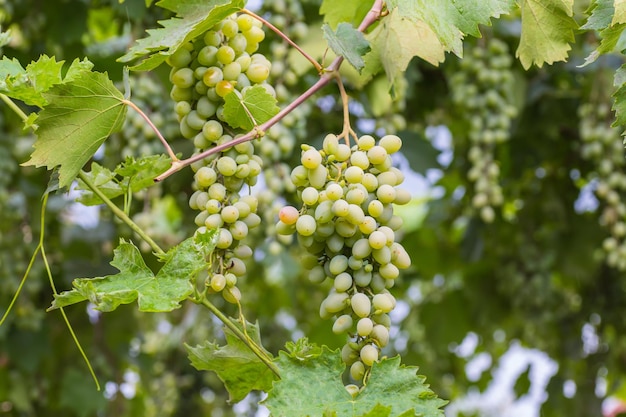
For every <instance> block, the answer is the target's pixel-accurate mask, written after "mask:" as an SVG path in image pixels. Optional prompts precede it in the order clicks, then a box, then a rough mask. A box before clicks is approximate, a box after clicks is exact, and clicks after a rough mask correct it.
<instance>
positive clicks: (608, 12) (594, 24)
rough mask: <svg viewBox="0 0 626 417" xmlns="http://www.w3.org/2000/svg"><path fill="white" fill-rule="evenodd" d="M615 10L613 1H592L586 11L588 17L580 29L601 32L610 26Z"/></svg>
mask: <svg viewBox="0 0 626 417" xmlns="http://www.w3.org/2000/svg"><path fill="white" fill-rule="evenodd" d="M614 13H615V8H614V7H613V0H593V1H592V2H591V4H590V5H589V8H588V9H587V11H586V14H588V15H589V18H588V19H587V22H586V23H585V24H584V25H582V26H581V27H580V28H581V29H594V30H602V29H606V28H607V27H608V26H610V25H611V22H612V20H613V14H614Z"/></svg>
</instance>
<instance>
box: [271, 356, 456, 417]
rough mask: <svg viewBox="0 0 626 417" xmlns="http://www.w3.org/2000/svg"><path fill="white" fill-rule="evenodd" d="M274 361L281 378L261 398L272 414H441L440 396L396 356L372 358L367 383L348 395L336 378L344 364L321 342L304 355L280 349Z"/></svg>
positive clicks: (294, 416)
mask: <svg viewBox="0 0 626 417" xmlns="http://www.w3.org/2000/svg"><path fill="white" fill-rule="evenodd" d="M276 363H277V365H278V367H279V369H280V371H281V379H280V380H278V381H275V382H274V385H273V388H272V390H271V391H270V392H269V393H268V397H267V400H266V401H265V405H267V407H268V408H269V409H270V411H271V413H272V415H273V416H276V417H279V416H289V417H308V416H325V415H336V416H342V417H343V416H346V417H348V416H353V417H357V416H358V417H361V416H390V417H396V416H397V417H399V416H403V417H408V416H422V417H435V416H436V417H441V416H443V411H442V410H441V409H440V407H441V406H443V405H444V404H445V401H443V400H441V399H439V398H437V396H436V395H435V394H434V393H433V392H432V391H431V390H430V389H429V388H428V385H426V384H424V380H425V378H424V377H422V376H418V375H417V374H416V372H417V368H416V367H406V366H402V365H400V358H399V357H395V358H391V359H382V360H381V361H380V362H378V363H375V364H374V365H373V367H372V373H371V376H370V379H369V381H368V383H367V385H366V386H365V388H364V389H362V391H361V392H360V393H359V394H358V395H357V396H356V397H354V398H353V397H352V396H351V395H350V394H349V393H348V391H347V390H346V388H345V387H344V384H343V382H342V380H341V374H342V372H343V371H344V369H345V365H344V364H343V362H342V361H341V354H340V353H339V352H338V351H331V350H329V349H328V348H327V347H325V346H324V347H322V349H321V350H320V349H311V351H310V352H308V353H307V354H305V355H303V354H302V352H301V351H300V352H290V353H287V352H280V354H279V357H278V359H277V361H276ZM303 393H306V395H303Z"/></svg>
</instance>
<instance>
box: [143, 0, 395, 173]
mask: <svg viewBox="0 0 626 417" xmlns="http://www.w3.org/2000/svg"><path fill="white" fill-rule="evenodd" d="M383 4H384V2H383V0H376V1H375V2H374V4H373V5H372V8H371V9H370V11H369V12H367V15H366V16H365V18H364V19H363V21H362V22H361V24H360V25H359V27H358V30H359V31H360V32H365V30H366V29H367V28H368V27H369V26H371V25H372V24H373V23H374V22H376V21H377V20H378V18H379V17H380V16H381V14H382V11H383ZM250 13H251V12H250ZM342 63H343V57H342V56H338V57H336V58H335V59H334V60H333V62H331V64H330V65H329V66H328V68H325V69H324V70H323V71H322V72H321V75H320V79H319V80H317V82H316V83H315V84H313V85H312V86H311V87H309V89H308V90H306V91H305V92H304V93H302V94H301V95H300V96H298V97H297V98H296V99H295V100H294V101H292V102H291V103H289V104H288V105H287V106H285V107H284V108H283V109H282V110H281V111H279V112H278V113H277V114H276V115H275V116H274V117H272V118H271V119H269V120H268V121H267V122H265V123H263V124H261V125H259V126H257V127H256V128H254V129H253V130H251V131H250V132H248V133H246V134H245V135H243V136H241V137H238V138H236V139H233V140H231V141H230V142H228V143H223V144H221V145H217V146H215V147H212V148H211V149H207V150H206V151H204V152H201V153H199V154H197V155H193V156H192V157H190V158H187V159H183V160H176V161H174V163H172V166H171V167H170V168H169V169H168V170H167V171H165V172H164V173H162V174H161V175H159V176H158V177H156V178H155V179H154V181H155V182H159V181H163V180H164V179H165V178H167V177H169V176H170V175H172V174H175V173H176V172H178V171H180V170H181V169H182V168H184V167H186V166H189V165H191V164H193V163H194V162H198V161H201V160H203V159H204V158H206V157H208V156H211V155H213V154H216V153H219V152H222V151H224V150H226V149H229V148H232V147H233V146H235V145H238V144H240V143H243V142H248V141H251V140H253V139H256V138H259V137H262V136H263V134H264V132H265V131H266V130H267V129H269V128H270V127H272V126H274V125H275V124H276V123H278V122H279V121H280V120H282V119H283V118H284V117H285V116H286V115H288V114H289V113H291V112H292V111H293V110H294V109H296V108H297V107H298V106H300V105H301V104H302V103H304V102H305V101H306V100H308V99H309V98H310V97H311V96H312V95H313V94H315V93H317V92H318V91H319V90H321V89H322V88H324V87H325V86H326V85H327V84H328V83H329V82H331V81H332V80H333V79H337V77H339V74H338V72H337V71H338V70H339V67H340V66H341V64H342Z"/></svg>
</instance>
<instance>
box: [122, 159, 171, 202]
mask: <svg viewBox="0 0 626 417" xmlns="http://www.w3.org/2000/svg"><path fill="white" fill-rule="evenodd" d="M171 164H172V161H171V159H169V158H168V157H167V156H166V155H149V156H144V157H142V158H139V159H135V158H132V157H128V158H126V161H124V162H122V163H121V164H120V165H118V166H117V167H116V168H115V173H116V174H118V175H121V176H123V177H125V178H126V179H127V182H128V184H127V185H125V186H123V187H125V190H127V189H128V188H130V190H131V191H132V192H134V193H136V192H137V191H141V190H143V189H144V188H148V187H151V186H153V185H154V184H155V182H154V179H155V178H156V177H158V176H159V175H160V174H162V173H163V172H165V171H167V169H168V168H169V167H170V166H171Z"/></svg>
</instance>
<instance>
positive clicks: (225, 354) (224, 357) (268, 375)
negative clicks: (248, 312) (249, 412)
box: [185, 323, 276, 402]
mask: <svg viewBox="0 0 626 417" xmlns="http://www.w3.org/2000/svg"><path fill="white" fill-rule="evenodd" d="M242 330H243V329H242ZM224 333H225V335H226V345H225V346H219V345H218V344H216V343H211V342H205V343H204V344H202V345H198V346H195V347H192V346H189V345H185V347H186V348H187V352H188V353H189V359H190V360H191V364H192V365H193V366H194V368H196V369H197V370H199V371H213V372H215V373H216V374H217V376H218V377H219V379H221V380H222V382H224V385H225V386H226V389H227V390H228V393H229V395H230V401H233V402H239V401H241V400H243V399H244V397H245V396H246V395H248V393H250V391H252V390H260V391H268V390H269V389H270V388H271V387H272V381H273V380H274V379H275V378H276V376H275V375H274V373H273V372H272V371H271V370H270V369H269V368H268V367H267V366H266V365H265V364H264V363H263V362H261V360H260V359H259V358H258V356H256V355H255V354H254V353H252V351H251V350H250V348H249V347H248V346H246V344H245V343H244V342H242V341H241V340H240V339H239V338H238V337H236V336H235V335H234V333H233V332H232V331H231V330H230V329H228V328H227V327H224ZM246 334H247V335H248V336H250V339H251V340H253V341H254V342H255V343H256V344H257V345H259V346H261V335H260V332H259V326H258V325H257V324H251V323H247V324H246ZM264 352H265V353H266V354H267V355H268V356H270V357H271V354H270V353H269V352H268V351H264Z"/></svg>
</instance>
